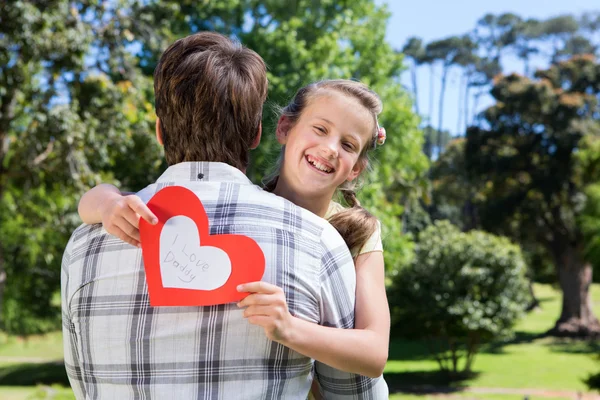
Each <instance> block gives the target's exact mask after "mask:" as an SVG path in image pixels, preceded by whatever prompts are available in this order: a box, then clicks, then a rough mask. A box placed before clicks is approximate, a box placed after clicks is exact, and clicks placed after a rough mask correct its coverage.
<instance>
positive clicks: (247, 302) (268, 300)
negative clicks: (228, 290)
mask: <svg viewBox="0 0 600 400" xmlns="http://www.w3.org/2000/svg"><path fill="white" fill-rule="evenodd" d="M273 300H274V299H273V298H272V295H268V294H260V293H254V294H251V295H249V296H246V297H245V298H244V299H243V300H242V301H240V302H239V303H238V304H237V305H238V307H248V306H252V305H263V306H266V305H269V304H272V303H273Z"/></svg>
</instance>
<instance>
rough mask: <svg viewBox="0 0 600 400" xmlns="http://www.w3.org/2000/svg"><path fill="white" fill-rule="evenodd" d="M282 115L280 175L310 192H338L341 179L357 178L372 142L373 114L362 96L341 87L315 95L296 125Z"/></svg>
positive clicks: (301, 191) (300, 190)
mask: <svg viewBox="0 0 600 400" xmlns="http://www.w3.org/2000/svg"><path fill="white" fill-rule="evenodd" d="M290 125H291V123H290V122H289V120H288V119H286V118H285V117H282V118H281V119H280V120H279V125H278V126H277V140H278V141H279V143H281V144H282V145H285V155H284V161H283V166H282V169H281V173H280V178H283V179H285V181H286V183H287V185H289V186H290V187H291V188H292V189H293V190H294V191H296V192H297V193H298V194H300V195H305V196H324V195H327V196H333V194H334V192H335V190H336V189H337V187H338V186H339V185H341V184H342V183H344V182H345V181H351V180H353V179H355V178H356V177H357V176H358V175H359V174H360V172H361V171H362V169H363V168H364V166H365V165H364V162H363V161H361V160H360V154H361V152H362V150H363V149H364V147H365V146H366V145H367V144H370V143H371V139H372V135H373V131H374V129H375V128H374V127H373V117H372V116H371V114H370V113H369V111H368V110H367V109H366V108H365V107H363V106H362V105H361V104H360V103H359V102H358V100H356V99H354V98H352V97H348V96H345V95H343V94H341V93H338V92H336V91H330V92H328V93H326V94H323V95H319V96H318V97H315V98H313V99H312V100H311V101H310V102H309V104H308V105H307V107H305V109H304V111H303V112H302V114H301V116H300V118H299V119H298V121H297V122H296V124H295V125H294V126H293V127H290Z"/></svg>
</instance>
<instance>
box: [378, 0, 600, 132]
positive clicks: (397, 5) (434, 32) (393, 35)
mask: <svg viewBox="0 0 600 400" xmlns="http://www.w3.org/2000/svg"><path fill="white" fill-rule="evenodd" d="M376 3H378V4H383V3H386V4H387V6H388V10H389V11H390V12H391V13H392V16H391V18H390V20H389V22H388V27H387V40H388V41H389V43H391V45H392V46H393V47H394V48H396V49H400V48H402V46H403V45H404V43H405V42H406V40H407V39H408V38H409V37H411V36H418V37H421V38H423V40H424V41H425V42H428V41H431V40H435V39H442V38H444V37H447V36H451V35H457V34H462V33H466V32H468V31H470V30H471V29H473V28H474V27H475V25H476V23H477V20H479V19H480V18H481V17H482V16H483V15H485V14H487V13H492V14H501V13H504V12H513V13H515V14H517V15H520V16H521V17H523V18H537V19H546V18H549V17H552V16H556V15H561V14H567V13H569V14H574V15H577V16H579V15H581V14H582V13H584V12H586V11H592V10H600V0H501V1H489V0H488V1H486V0H456V1H447V0H411V1H408V0H387V1H386V0H376ZM544 64H545V61H544V60H538V62H537V63H532V67H533V68H535V67H543V66H544ZM503 66H504V68H505V72H513V71H514V72H519V73H522V72H523V65H522V64H521V63H519V62H518V60H516V59H507V60H506V62H504V65H503ZM440 76H441V74H440V72H439V71H438V72H437V77H436V80H435V95H434V105H435V107H434V110H433V113H432V114H433V115H432V117H433V118H432V119H433V123H434V126H435V127H437V124H438V114H437V112H438V111H437V103H438V99H439V89H440V80H439V77H440ZM402 83H403V84H404V85H406V86H407V87H408V88H411V84H410V76H409V73H408V71H407V72H405V73H404V75H403V76H402ZM417 84H418V88H419V105H420V111H421V114H427V112H428V110H429V69H428V67H425V68H421V70H420V71H419V75H418V83H417ZM458 87H459V79H458V72H457V71H456V72H454V74H453V75H452V76H451V77H450V79H449V81H448V84H447V91H446V96H445V104H446V106H444V124H443V125H444V128H445V129H448V130H449V131H450V132H452V133H456V131H457V129H458V126H457V123H458V120H457V119H458V105H457V103H458V98H459V92H458ZM489 104H491V99H490V98H489V96H486V97H484V98H483V99H482V100H480V102H479V107H478V108H479V109H482V108H483V107H485V106H486V105H489ZM384 106H385V105H384ZM424 117H425V118H427V115H425V116H424Z"/></svg>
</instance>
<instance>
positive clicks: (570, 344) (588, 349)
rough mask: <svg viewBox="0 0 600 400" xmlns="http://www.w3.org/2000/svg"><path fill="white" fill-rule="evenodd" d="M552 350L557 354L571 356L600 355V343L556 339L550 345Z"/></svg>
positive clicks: (595, 341)
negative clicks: (568, 354) (569, 354)
mask: <svg viewBox="0 0 600 400" xmlns="http://www.w3.org/2000/svg"><path fill="white" fill-rule="evenodd" d="M548 346H549V347H550V350H551V351H552V352H555V353H571V354H599V353H600V342H598V341H597V340H576V339H561V338H556V339H555V340H554V341H553V342H552V343H550V344H548Z"/></svg>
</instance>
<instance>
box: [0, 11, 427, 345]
mask: <svg viewBox="0 0 600 400" xmlns="http://www.w3.org/2000/svg"><path fill="white" fill-rule="evenodd" d="M248 17H250V18H248ZM388 17H389V14H388V12H387V11H386V9H385V7H378V6H375V4H374V2H373V1H372V0H359V1H342V2H340V1H334V0H325V1H320V2H315V1H312V0H300V1H296V2H293V3H289V2H283V1H278V0H273V1H266V2H265V1H256V0H231V1H211V2H207V1H204V2H201V3H198V2H193V1H187V0H186V1H160V2H138V1H133V0H117V1H102V0H95V1H91V2H88V1H75V2H70V1H66V0H53V1H49V2H42V3H40V2H35V1H25V0H23V1H14V2H10V4H6V5H3V6H2V7H0V21H2V23H1V24H0V44H1V46H0V143H2V145H1V146H0V224H1V225H0V227H1V228H0V300H1V299H2V294H3V290H2V289H3V286H2V272H3V269H4V270H5V271H6V274H7V279H6V287H5V291H4V293H5V294H6V301H4V303H3V304H2V305H0V308H1V309H2V315H3V321H2V323H3V325H4V328H6V329H8V330H9V331H10V332H14V333H19V334H31V333H36V332H40V331H44V330H47V329H50V328H51V327H52V326H55V321H57V320H58V311H59V310H58V308H57V306H56V305H55V304H53V303H52V296H53V295H54V293H55V292H56V291H57V290H58V288H59V276H60V272H59V271H60V262H61V260H60V258H61V257H60V255H61V254H62V251H63V249H64V246H65V244H66V242H67V240H68V237H69V234H70V232H71V231H72V230H73V228H74V227H75V226H76V225H77V224H78V223H79V220H78V218H77V216H76V214H75V209H76V205H77V201H78V199H79V197H80V196H81V194H82V192H83V191H84V190H86V189H88V188H89V187H91V186H93V185H95V184H97V183H99V182H101V181H102V182H112V183H115V184H117V185H119V186H120V187H121V188H122V189H124V190H133V191H135V190H139V189H140V188H142V187H143V186H145V185H146V184H147V183H149V182H150V181H152V180H154V179H155V178H156V177H157V174H158V173H159V172H160V170H161V168H163V167H164V161H163V159H162V152H161V149H160V147H159V146H158V145H157V144H156V141H155V139H154V122H155V115H154V112H153V92H152V78H151V75H152V71H153V69H154V66H155V65H156V62H157V60H158V57H159V56H160V54H161V53H162V51H163V50H164V49H165V48H166V47H167V46H168V45H169V44H170V43H172V42H173V41H174V40H175V39H177V38H179V37H182V36H185V35H188V34H190V33H193V32H197V31H199V30H215V31H219V32H222V33H225V34H228V35H231V36H235V37H237V38H239V39H240V40H241V41H242V43H244V45H246V46H248V47H250V48H253V49H254V50H256V51H257V52H258V53H259V54H261V56H263V57H264V59H265V61H266V62H267V64H268V65H269V81H270V88H269V106H268V107H267V109H266V110H265V111H266V112H265V114H264V120H263V126H264V132H265V134H264V135H263V138H264V139H263V143H262V144H261V146H260V147H259V149H258V150H257V151H255V152H254V153H253V157H252V158H253V160H252V163H251V166H250V168H249V171H248V172H249V175H250V176H251V178H252V179H253V180H254V181H255V182H259V181H260V178H261V177H262V176H263V174H264V173H265V171H266V170H267V168H268V166H270V165H271V163H272V162H273V160H274V158H275V156H276V154H277V153H278V151H279V145H278V144H277V142H276V140H275V136H274V134H273V133H274V131H275V129H274V128H275V123H276V116H275V115H274V114H273V113H271V112H270V110H269V108H270V106H273V105H282V104H285V103H286V102H287V101H288V100H289V99H290V98H291V97H292V95H293V93H294V92H295V91H296V90H297V89H298V88H299V87H300V86H302V85H305V84H307V83H309V82H311V81H314V80H318V79H324V78H354V79H360V80H361V81H363V82H365V83H367V84H369V85H371V87H372V88H373V89H374V90H376V91H377V92H378V93H379V94H380V95H381V97H382V99H383V101H384V108H385V111H384V114H383V115H382V116H381V119H380V122H381V124H382V125H384V126H386V128H387V131H388V136H389V139H388V143H387V144H386V145H385V146H383V147H382V148H381V149H380V150H378V151H377V155H376V160H374V162H373V166H374V171H373V172H372V173H370V174H369V176H368V177H367V178H370V179H367V181H373V182H374V183H373V184H369V185H367V186H366V187H365V188H364V190H363V192H362V193H360V194H359V196H360V198H361V199H362V201H363V204H364V205H365V206H366V207H368V208H369V209H371V210H372V211H374V212H375V213H376V215H377V216H378V217H379V218H380V219H381V220H382V223H383V230H384V232H383V233H384V236H385V237H384V241H385V246H386V251H387V254H386V260H387V263H388V265H387V268H388V271H390V273H393V271H396V270H397V269H399V268H400V266H401V265H403V264H406V263H408V260H409V258H410V255H411V254H412V251H411V240H410V237H403V236H401V235H400V231H401V222H400V219H399V216H400V215H401V213H402V207H401V206H399V205H398V203H399V202H400V199H403V198H405V197H406V196H408V195H409V194H411V193H413V192H415V191H418V188H419V187H420V185H422V177H423V173H424V171H425V170H426V168H427V160H426V159H425V157H424V156H423V155H422V154H421V151H420V149H421V140H422V138H421V132H420V131H419V130H418V129H417V124H418V119H417V118H416V117H415V116H414V115H413V113H412V112H411V103H410V99H409V98H408V96H407V95H406V94H405V92H404V91H403V89H402V87H401V85H400V84H399V83H398V82H399V81H398V76H399V73H400V72H401V71H402V61H403V60H402V56H401V55H399V54H397V53H395V52H394V51H393V50H392V49H391V48H390V46H389V44H388V43H387V42H386V41H385V31H386V21H387V19H388ZM398 165H400V166H402V167H400V168H399V167H398ZM375 182H376V183H375ZM36 321H37V322H36ZM53 324H54V325H53Z"/></svg>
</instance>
